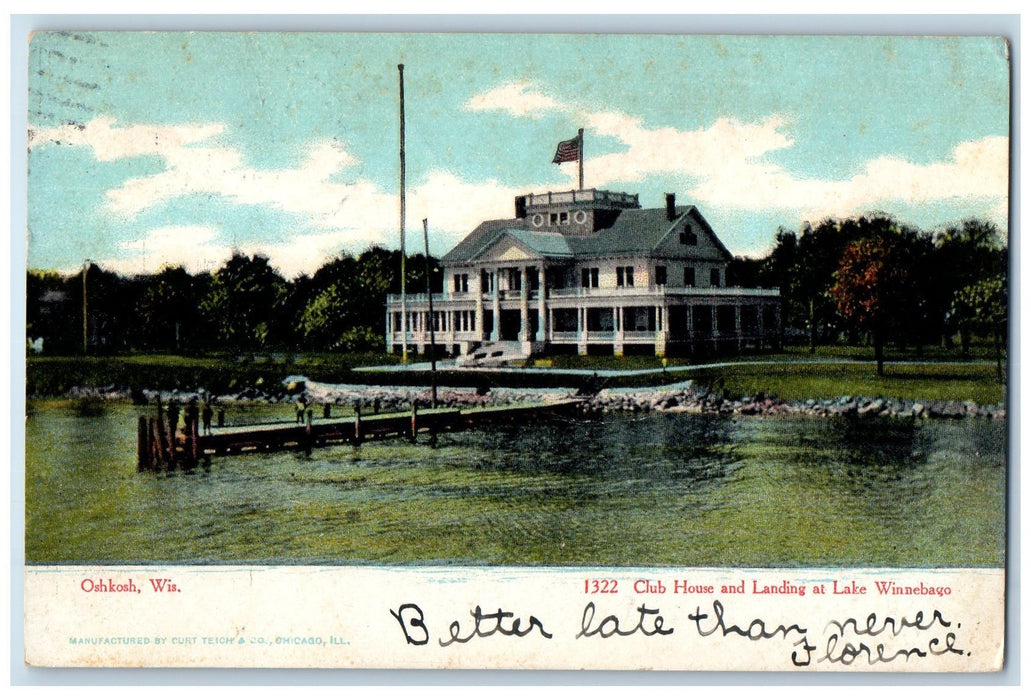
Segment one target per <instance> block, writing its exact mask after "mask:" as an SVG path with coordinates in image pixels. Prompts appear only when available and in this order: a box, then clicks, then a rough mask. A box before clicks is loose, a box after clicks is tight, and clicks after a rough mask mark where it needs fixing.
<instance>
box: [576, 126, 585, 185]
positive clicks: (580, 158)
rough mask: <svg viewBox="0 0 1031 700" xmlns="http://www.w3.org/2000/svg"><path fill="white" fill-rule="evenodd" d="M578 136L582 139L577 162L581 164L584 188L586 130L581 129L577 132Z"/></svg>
mask: <svg viewBox="0 0 1031 700" xmlns="http://www.w3.org/2000/svg"><path fill="white" fill-rule="evenodd" d="M577 138H578V139H580V148H578V149H577V151H578V154H577V158H576V160H577V162H578V163H579V164H580V189H581V190H583V188H584V130H583V129H580V130H579V131H578V132H577Z"/></svg>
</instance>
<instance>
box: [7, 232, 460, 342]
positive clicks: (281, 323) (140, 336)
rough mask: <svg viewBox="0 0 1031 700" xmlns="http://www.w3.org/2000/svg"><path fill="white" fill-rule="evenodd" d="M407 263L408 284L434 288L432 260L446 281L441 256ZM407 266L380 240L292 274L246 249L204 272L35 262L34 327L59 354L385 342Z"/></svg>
mask: <svg viewBox="0 0 1031 700" xmlns="http://www.w3.org/2000/svg"><path fill="white" fill-rule="evenodd" d="M427 263H428V264H427ZM405 267H406V272H405V277H406V285H405V289H406V291H407V292H408V293H413V294H415V293H424V292H425V291H426V270H427V268H428V269H429V274H430V280H431V285H432V286H433V288H435V289H437V290H439V289H440V287H441V274H442V273H441V270H440V266H439V264H438V261H437V259H436V258H434V257H432V256H430V258H429V259H427V258H426V257H425V256H424V255H421V254H419V255H409V256H407V258H406V263H405ZM400 268H401V254H400V252H399V251H390V250H386V249H385V248H380V247H374V248H370V249H369V250H366V251H365V252H363V253H361V254H360V255H358V256H357V257H355V256H353V255H350V254H342V255H340V256H338V257H336V258H335V259H333V260H331V261H329V262H327V263H326V264H324V265H323V266H322V267H321V268H319V269H318V270H317V271H316V272H315V273H313V274H311V275H301V276H299V277H297V278H296V279H292V280H290V279H286V278H285V277H284V276H283V275H282V274H280V273H279V271H277V270H276V269H275V268H274V267H273V266H272V265H271V263H270V262H269V260H268V258H266V257H264V256H262V255H251V256H248V255H244V254H243V253H239V252H237V253H234V254H233V256H232V257H231V258H230V259H229V260H228V261H227V262H226V263H225V264H224V265H222V267H220V268H219V269H218V270H215V271H214V272H202V273H199V274H190V273H189V272H187V271H186V270H185V269H184V268H182V267H171V266H169V267H164V268H162V269H161V270H159V271H158V272H157V273H155V274H141V275H133V276H122V275H119V274H116V273H114V272H110V271H108V270H104V269H102V268H100V267H99V266H98V265H96V264H95V263H91V264H89V265H88V266H85V267H84V268H83V270H82V271H80V272H79V273H77V274H72V275H60V274H57V273H55V272H44V271H38V270H30V271H29V272H28V279H27V289H26V300H27V308H26V335H27V337H28V339H29V342H30V343H31V342H32V341H33V340H34V339H36V338H43V344H42V349H43V352H45V353H47V354H54V355H70V354H81V353H83V352H88V353H90V354H116V353H125V352H152V353H173V354H185V355H195V354H204V353H209V352H218V351H229V352H238V351H329V352H332V351H336V352H363V351H370V350H381V349H382V348H383V345H384V342H385V341H384V336H383V332H384V324H385V318H386V296H387V294H388V293H393V294H398V293H400V291H401V282H400ZM83 319H85V325H84V322H83Z"/></svg>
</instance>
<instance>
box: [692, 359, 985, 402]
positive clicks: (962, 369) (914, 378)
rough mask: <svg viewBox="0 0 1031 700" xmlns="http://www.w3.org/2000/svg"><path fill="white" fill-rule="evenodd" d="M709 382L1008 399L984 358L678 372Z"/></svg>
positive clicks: (828, 394) (731, 393)
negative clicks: (953, 361) (973, 361)
mask: <svg viewBox="0 0 1031 700" xmlns="http://www.w3.org/2000/svg"><path fill="white" fill-rule="evenodd" d="M677 374H680V375H681V376H682V377H683V378H686V379H694V380H696V381H700V382H702V383H705V384H708V385H713V384H716V385H721V386H722V387H723V388H724V391H725V393H726V395H727V396H728V397H732V398H739V397H742V396H755V395H756V394H758V393H760V392H761V393H764V394H767V395H769V396H777V397H779V398H782V399H784V400H785V401H804V400H806V399H832V398H838V397H840V396H849V395H851V396H867V397H881V398H891V399H916V400H922V401H974V402H976V403H979V404H985V405H987V404H996V403H1000V402H1002V401H1003V398H1004V391H1003V390H1004V387H1003V385H1002V384H1001V383H1000V382H999V381H998V379H997V377H996V373H995V367H993V366H991V365H984V364H969V365H956V364H935V363H926V364H913V365H892V364H890V363H888V364H886V365H885V367H884V375H883V376H880V377H879V376H877V372H876V369H875V368H874V366H873V365H872V364H865V363H864V364H854V365H853V364H840V365H839V364H827V363H796V364H784V365H751V366H749V365H745V366H732V367H725V368H720V369H716V370H703V371H697V372H684V373H677Z"/></svg>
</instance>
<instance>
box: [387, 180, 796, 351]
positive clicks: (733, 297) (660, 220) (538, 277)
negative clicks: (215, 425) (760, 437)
mask: <svg viewBox="0 0 1031 700" xmlns="http://www.w3.org/2000/svg"><path fill="white" fill-rule="evenodd" d="M731 259H732V256H731V254H730V252H729V251H728V250H727V249H726V247H724V245H723V243H721V242H720V240H719V238H717V236H716V234H715V233H714V232H713V230H712V228H711V227H710V226H709V224H708V223H707V222H706V221H705V219H704V218H703V217H702V215H701V213H700V212H699V211H698V210H697V209H696V208H695V207H693V206H686V207H685V206H677V205H676V202H675V198H674V196H673V195H671V194H667V195H666V206H665V207H664V208H658V209H642V208H641V207H640V204H639V201H638V197H637V195H630V194H625V193H622V192H609V191H604V190H596V189H587V190H573V191H567V192H555V193H551V192H549V193H546V194H530V195H525V196H520V197H516V200H515V217H514V218H512V219H499V220H492V221H485V222H484V223H482V224H480V225H479V226H478V227H477V228H476V229H475V230H474V231H473V232H472V233H470V234H469V235H468V236H466V238H465V239H463V240H462V241H461V242H460V243H459V244H458V245H456V246H455V247H454V248H453V249H452V250H451V251H450V252H448V253H447V254H446V255H445V256H444V257H443V258H442V259H441V263H442V265H443V267H444V289H443V292H442V293H441V294H434V296H433V304H432V306H433V317H432V318H431V317H430V303H429V301H430V300H429V299H428V298H427V296H426V295H425V294H421V295H412V294H409V295H407V297H406V300H405V307H406V309H407V314H408V323H407V324H406V325H407V343H408V347H409V348H410V349H415V350H416V351H417V352H426V351H427V350H428V348H429V346H430V343H431V336H432V341H433V342H434V343H435V347H436V351H437V353H438V355H439V354H450V355H454V356H458V357H462V356H470V355H474V354H475V355H477V356H480V357H482V356H484V355H485V354H494V355H497V354H499V352H498V351H495V352H493V353H490V352H489V351H490V350H491V349H494V348H504V349H505V350H506V356H513V355H517V356H523V357H528V356H530V355H535V354H541V353H560V352H567V353H572V352H575V353H579V354H584V355H585V354H599V353H608V354H616V355H622V354H630V353H634V354H642V353H647V354H651V353H654V354H656V355H660V356H665V355H666V354H678V355H693V354H704V355H708V354H719V353H728V352H740V351H742V350H746V349H756V350H759V349H764V348H776V347H779V343H780V337H781V330H782V327H781V307H780V295H779V292H778V291H777V290H772V289H742V288H734V287H727V286H726V269H727V263H728V262H730V260H731ZM401 307H402V304H401V297H400V295H390V296H388V299H387V319H386V345H387V349H388V351H391V352H397V353H399V352H401V349H402V338H401V329H402V323H401ZM431 326H432V331H433V332H432V333H431Z"/></svg>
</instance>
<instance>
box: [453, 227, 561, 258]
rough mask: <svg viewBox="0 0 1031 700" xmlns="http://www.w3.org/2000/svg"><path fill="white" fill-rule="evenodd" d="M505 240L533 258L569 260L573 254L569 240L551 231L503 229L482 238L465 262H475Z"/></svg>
mask: <svg viewBox="0 0 1031 700" xmlns="http://www.w3.org/2000/svg"><path fill="white" fill-rule="evenodd" d="M505 238H508V239H510V240H512V241H514V242H515V243H516V244H517V245H518V246H519V247H520V248H522V249H523V250H525V251H527V253H528V254H529V256H530V257H534V258H571V257H573V255H574V253H573V251H572V250H571V249H570V247H569V239H568V238H566V237H565V236H563V235H562V234H561V233H556V232H553V231H532V230H530V229H524V228H503V229H499V230H497V231H494V232H493V233H492V234H490V235H487V236H484V237H483V238H482V239H481V241H482V243H481V245H480V247H479V248H478V249H477V250H475V251H474V252H473V253H472V254H470V255H469V257H467V258H466V260H475V259H476V258H478V257H480V256H481V255H483V254H484V253H485V252H486V251H488V250H490V249H491V248H494V247H495V246H497V245H498V244H500V243H501V242H502V241H503V240H504V239H505Z"/></svg>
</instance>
